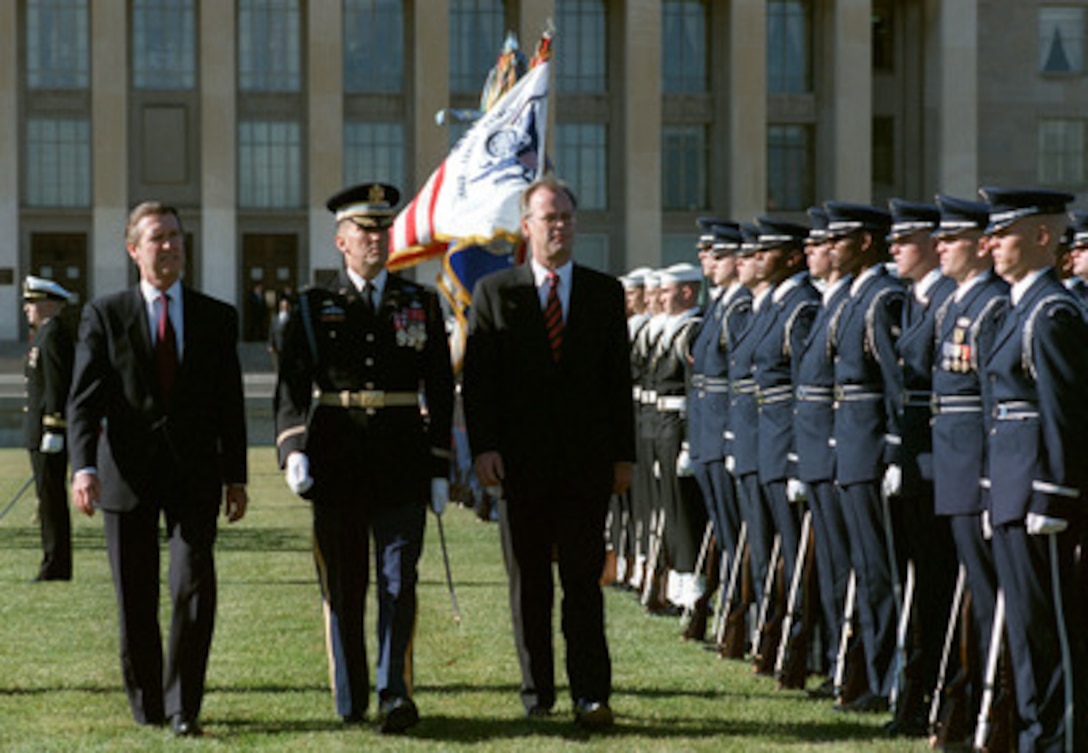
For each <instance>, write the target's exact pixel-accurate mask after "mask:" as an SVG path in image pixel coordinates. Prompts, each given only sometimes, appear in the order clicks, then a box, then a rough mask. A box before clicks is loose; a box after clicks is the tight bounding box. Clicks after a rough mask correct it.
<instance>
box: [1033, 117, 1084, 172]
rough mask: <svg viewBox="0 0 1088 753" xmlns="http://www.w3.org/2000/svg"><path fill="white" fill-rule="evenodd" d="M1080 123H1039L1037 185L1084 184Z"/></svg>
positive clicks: (1082, 142) (1082, 143) (1082, 128)
mask: <svg viewBox="0 0 1088 753" xmlns="http://www.w3.org/2000/svg"><path fill="white" fill-rule="evenodd" d="M1084 124H1085V121H1083V120H1043V121H1040V122H1039V182H1040V183H1042V184H1044V185H1057V186H1081V185H1083V184H1084V183H1085V179H1084V175H1085V164H1084V163H1085V151H1084Z"/></svg>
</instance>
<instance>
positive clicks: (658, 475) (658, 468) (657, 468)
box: [654, 460, 661, 478]
mask: <svg viewBox="0 0 1088 753" xmlns="http://www.w3.org/2000/svg"><path fill="white" fill-rule="evenodd" d="M654 478H661V463H660V462H659V461H657V460H655V461H654Z"/></svg>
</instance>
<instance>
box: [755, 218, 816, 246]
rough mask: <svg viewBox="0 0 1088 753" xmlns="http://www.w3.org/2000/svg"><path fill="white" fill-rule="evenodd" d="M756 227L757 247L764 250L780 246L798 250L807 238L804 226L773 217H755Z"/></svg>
mask: <svg viewBox="0 0 1088 753" xmlns="http://www.w3.org/2000/svg"><path fill="white" fill-rule="evenodd" d="M756 225H757V226H758V227H759V245H760V246H761V247H762V248H764V249H771V248H779V247H781V246H794V247H796V248H800V247H801V246H802V245H804V243H805V238H807V237H808V228H807V227H805V226H804V225H798V224H797V223H794V222H786V221H785V220H779V219H775V218H774V217H757V218H756Z"/></svg>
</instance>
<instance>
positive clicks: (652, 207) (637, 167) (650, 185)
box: [613, 0, 661, 269]
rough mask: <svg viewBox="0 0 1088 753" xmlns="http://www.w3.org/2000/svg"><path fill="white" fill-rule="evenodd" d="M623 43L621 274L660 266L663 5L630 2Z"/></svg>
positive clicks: (618, 262)
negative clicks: (640, 268) (637, 268)
mask: <svg viewBox="0 0 1088 753" xmlns="http://www.w3.org/2000/svg"><path fill="white" fill-rule="evenodd" d="M623 12H625V13H626V18H625V19H624V25H623V28H624V32H623V34H624V39H623V53H624V63H625V65H624V66H623V73H622V76H623V81H622V97H623V131H622V132H623V134H624V143H623V163H624V167H625V169H624V171H623V175H624V180H625V182H626V185H625V186H624V189H623V196H624V203H623V217H624V248H623V249H622V250H623V252H624V253H625V255H626V258H619V254H614V255H613V256H614V264H615V266H616V267H617V268H620V269H631V268H634V267H638V266H642V265H649V266H652V267H656V266H657V265H658V264H659V263H660V262H661V3H660V2H658V0H629V1H628V2H627V3H626V7H625V9H624V11H623Z"/></svg>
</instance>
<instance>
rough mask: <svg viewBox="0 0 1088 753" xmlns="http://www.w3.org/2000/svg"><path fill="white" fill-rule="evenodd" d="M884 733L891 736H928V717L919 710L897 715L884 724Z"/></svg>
mask: <svg viewBox="0 0 1088 753" xmlns="http://www.w3.org/2000/svg"><path fill="white" fill-rule="evenodd" d="M884 734H886V735H889V736H891V737H929V718H928V716H926V715H924V714H922V713H920V712H915V713H913V714H905V715H903V716H897V717H896V718H894V719H892V720H891V721H890V722H888V723H887V724H885V725H884Z"/></svg>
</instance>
